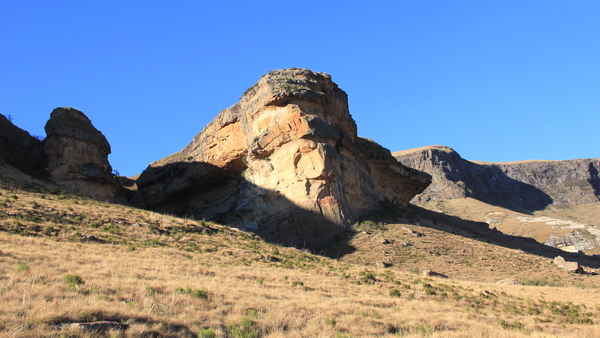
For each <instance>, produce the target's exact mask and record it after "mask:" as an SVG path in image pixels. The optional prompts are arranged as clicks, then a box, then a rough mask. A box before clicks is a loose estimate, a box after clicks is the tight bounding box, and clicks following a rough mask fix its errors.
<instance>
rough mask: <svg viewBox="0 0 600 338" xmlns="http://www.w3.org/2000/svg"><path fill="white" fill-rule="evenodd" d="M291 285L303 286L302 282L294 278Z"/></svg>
mask: <svg viewBox="0 0 600 338" xmlns="http://www.w3.org/2000/svg"><path fill="white" fill-rule="evenodd" d="M292 286H304V282H302V281H299V280H295V281H293V282H292Z"/></svg>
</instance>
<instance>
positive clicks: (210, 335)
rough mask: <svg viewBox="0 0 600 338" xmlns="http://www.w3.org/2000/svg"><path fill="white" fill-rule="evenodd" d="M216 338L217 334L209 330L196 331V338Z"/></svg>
mask: <svg viewBox="0 0 600 338" xmlns="http://www.w3.org/2000/svg"><path fill="white" fill-rule="evenodd" d="M216 337H217V334H216V333H215V331H213V329H211V328H206V329H200V331H198V338H216Z"/></svg>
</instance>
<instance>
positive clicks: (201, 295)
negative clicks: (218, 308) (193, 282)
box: [190, 289, 210, 299]
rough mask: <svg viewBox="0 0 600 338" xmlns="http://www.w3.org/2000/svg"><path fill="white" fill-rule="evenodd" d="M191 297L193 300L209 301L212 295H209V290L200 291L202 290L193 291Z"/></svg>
mask: <svg viewBox="0 0 600 338" xmlns="http://www.w3.org/2000/svg"><path fill="white" fill-rule="evenodd" d="M190 296H191V297H192V298H196V299H208V298H209V297H210V294H209V293H208V290H206V289H200V290H192V291H191V292H190Z"/></svg>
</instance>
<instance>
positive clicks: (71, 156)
mask: <svg viewBox="0 0 600 338" xmlns="http://www.w3.org/2000/svg"><path fill="white" fill-rule="evenodd" d="M45 130H46V134H47V137H46V140H45V146H44V153H45V155H46V160H47V165H48V168H47V169H48V172H49V174H50V176H51V178H52V180H53V181H54V183H56V184H57V185H59V186H61V187H63V188H65V189H67V190H69V191H72V192H75V193H79V194H81V195H85V196H89V197H92V198H96V199H100V200H110V199H112V198H113V196H114V193H115V190H116V189H117V184H116V182H115V179H114V177H113V175H112V168H111V167H110V164H109V163H108V154H110V145H109V144H108V141H107V140H106V137H104V135H103V134H102V133H101V132H100V131H98V130H97V129H96V128H95V127H94V126H93V125H92V122H91V121H90V119H89V118H88V117H87V116H85V114H83V113H82V112H81V111H79V110H77V109H75V108H56V109H54V110H53V111H52V114H51V115H50V120H48V122H47V123H46V126H45Z"/></svg>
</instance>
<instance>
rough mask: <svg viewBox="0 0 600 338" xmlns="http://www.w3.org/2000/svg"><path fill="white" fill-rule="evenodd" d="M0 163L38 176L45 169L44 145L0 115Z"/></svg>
mask: <svg viewBox="0 0 600 338" xmlns="http://www.w3.org/2000/svg"><path fill="white" fill-rule="evenodd" d="M0 161H2V162H4V163H6V164H8V165H11V166H13V167H15V168H17V169H20V170H21V171H23V172H25V173H27V174H32V175H37V176H39V175H41V172H42V170H43V168H44V167H45V159H44V144H43V142H42V141H41V140H38V139H36V138H35V137H33V136H31V135H30V134H29V133H28V132H26V131H25V130H23V129H21V128H19V127H17V126H15V125H14V124H13V123H12V121H10V120H9V119H8V118H6V117H5V116H4V115H2V114H0Z"/></svg>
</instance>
